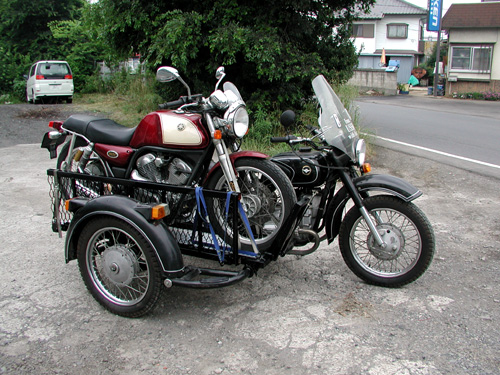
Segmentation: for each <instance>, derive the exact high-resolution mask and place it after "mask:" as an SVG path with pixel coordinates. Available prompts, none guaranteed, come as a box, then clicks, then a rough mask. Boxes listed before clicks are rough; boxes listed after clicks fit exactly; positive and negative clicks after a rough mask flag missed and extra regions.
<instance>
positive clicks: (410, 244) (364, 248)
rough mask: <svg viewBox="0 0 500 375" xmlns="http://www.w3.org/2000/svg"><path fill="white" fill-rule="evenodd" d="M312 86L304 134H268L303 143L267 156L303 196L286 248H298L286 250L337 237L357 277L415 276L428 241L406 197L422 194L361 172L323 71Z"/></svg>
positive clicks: (420, 216) (352, 136)
mask: <svg viewBox="0 0 500 375" xmlns="http://www.w3.org/2000/svg"><path fill="white" fill-rule="evenodd" d="M312 84H313V88H314V92H315V94H316V97H317V99H318V101H319V105H320V107H321V109H320V114H319V125H320V127H319V128H316V127H312V126H308V129H309V130H310V132H311V136H310V137H308V138H303V137H296V136H293V135H288V136H286V137H273V138H271V141H272V142H286V143H288V144H290V145H291V146H293V145H303V146H302V147H301V148H299V149H298V150H294V151H292V152H286V153H282V154H279V155H276V156H275V157H274V158H273V159H272V160H273V161H274V162H275V163H276V164H278V165H279V166H280V167H281V168H282V169H283V171H284V172H285V173H286V174H287V175H288V177H289V178H290V179H291V181H292V184H293V186H294V187H295V190H296V194H297V200H299V201H300V200H303V199H308V200H309V206H308V208H307V210H306V212H305V214H304V216H303V217H302V220H301V222H300V224H299V227H298V229H297V230H296V233H295V237H294V241H293V246H294V247H301V246H302V247H304V246H306V248H299V249H297V248H294V249H290V250H289V251H288V254H297V255H306V254H310V253H311V252H313V251H315V250H316V249H317V247H318V246H319V244H320V242H321V241H323V240H328V243H331V242H332V241H333V240H334V239H335V237H337V236H338V237H339V247H340V251H341V253H342V256H343V258H344V260H345V262H346V263H347V265H348V266H349V268H350V269H351V270H352V271H353V272H354V273H355V274H356V275H358V276H359V277H360V278H361V279H363V280H365V281H367V282H369V283H372V284H376V285H381V286H388V287H398V286H402V285H405V284H408V283H410V282H412V281H414V280H416V279H417V278H418V277H420V276H421V275H422V274H423V273H424V272H425V270H426V269H427V268H428V267H429V265H430V263H431V261H432V257H433V254H434V247H435V241H434V233H433V230H432V227H431V225H430V223H429V220H428V219H427V218H426V216H425V215H424V213H423V212H422V211H421V210H420V209H419V208H418V207H416V206H415V205H414V204H413V203H411V202H412V201H413V200H414V199H416V198H418V197H419V196H420V195H422V193H421V192H420V191H419V190H418V189H417V188H415V187H414V186H412V185H411V184H409V183H408V182H406V181H404V180H402V179H400V178H397V177H394V176H389V175H377V174H366V172H368V171H369V170H368V169H369V167H368V165H367V164H365V154H366V144H365V141H364V140H363V139H360V138H359V136H358V133H357V131H356V129H355V127H354V125H353V122H352V120H351V117H350V115H349V113H348V111H347V110H346V109H345V107H344V106H343V105H342V103H341V101H340V100H339V98H338V97H337V95H336V94H335V92H334V91H333V89H332V88H331V87H330V85H329V84H328V82H327V81H326V79H325V78H324V77H323V76H318V77H316V78H315V79H314V80H313V82H312ZM294 122H295V114H294V113H293V112H292V111H286V112H284V113H283V115H282V116H281V123H282V124H283V126H285V128H287V129H290V128H291V126H292V125H293V124H294ZM293 148H294V147H292V149H293ZM323 230H324V234H322V235H321V234H320V233H322V231H323Z"/></svg>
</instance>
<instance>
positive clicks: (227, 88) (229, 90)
mask: <svg viewBox="0 0 500 375" xmlns="http://www.w3.org/2000/svg"><path fill="white" fill-rule="evenodd" d="M222 87H223V89H224V94H226V96H227V97H228V99H229V100H230V102H236V101H238V100H239V101H243V98H242V97H241V94H240V91H239V90H238V88H237V87H236V86H235V85H234V84H233V83H231V82H224V85H223V86H222ZM233 95H234V96H233Z"/></svg>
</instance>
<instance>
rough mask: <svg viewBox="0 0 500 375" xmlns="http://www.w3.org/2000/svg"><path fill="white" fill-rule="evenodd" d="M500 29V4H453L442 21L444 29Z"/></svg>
mask: <svg viewBox="0 0 500 375" xmlns="http://www.w3.org/2000/svg"><path fill="white" fill-rule="evenodd" d="M479 27H500V2H485V3H477V4H452V5H451V7H450V9H448V11H447V12H446V14H445V15H444V17H443V21H442V28H443V29H445V30H449V29H452V28H479Z"/></svg>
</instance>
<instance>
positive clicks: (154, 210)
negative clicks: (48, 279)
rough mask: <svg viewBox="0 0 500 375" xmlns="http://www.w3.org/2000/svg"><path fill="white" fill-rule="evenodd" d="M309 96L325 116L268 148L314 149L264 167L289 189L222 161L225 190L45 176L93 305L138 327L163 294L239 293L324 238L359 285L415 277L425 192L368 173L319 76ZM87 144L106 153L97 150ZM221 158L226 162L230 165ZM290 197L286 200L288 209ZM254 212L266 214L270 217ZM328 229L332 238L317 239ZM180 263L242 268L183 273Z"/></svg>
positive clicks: (421, 265) (220, 124) (70, 159)
mask: <svg viewBox="0 0 500 375" xmlns="http://www.w3.org/2000/svg"><path fill="white" fill-rule="evenodd" d="M160 69H161V68H160ZM169 71H170V72H174V71H173V70H171V69H169ZM163 73H165V72H164V71H163ZM163 73H162V74H163ZM174 75H175V74H174ZM229 88H230V91H232V92H234V89H233V87H232V86H229ZM313 89H314V92H315V95H316V98H317V100H318V103H319V108H320V115H319V127H311V137H308V138H301V137H295V136H293V135H288V136H286V137H274V138H273V139H272V141H273V142H286V143H288V144H290V145H291V146H293V145H295V144H305V145H306V146H307V147H306V148H301V149H299V150H293V151H292V152H291V153H285V154H281V155H277V156H275V157H274V158H271V159H269V160H266V161H268V162H269V163H271V164H272V165H273V166H275V167H276V168H277V169H278V170H279V171H280V173H283V175H284V176H288V177H287V178H286V181H285V180H282V181H281V182H280V186H285V187H284V188H283V187H279V186H278V187H277V186H276V184H273V183H272V182H270V180H271V179H270V178H269V172H266V171H262V170H260V169H256V168H254V167H252V166H248V165H246V166H245V168H243V169H242V168H238V159H237V158H234V157H229V158H227V159H225V158H224V157H223V158H222V159H223V160H225V162H227V163H226V164H227V166H228V168H229V169H230V171H225V169H223V168H220V163H219V167H218V168H219V172H216V169H215V170H213V171H214V172H212V173H218V175H217V176H218V177H217V178H215V179H214V181H218V182H217V183H212V184H204V183H203V181H202V180H191V181H194V182H193V183H191V184H182V185H180V184H169V183H165V181H152V180H147V179H134V178H124V177H126V176H124V175H121V176H116V175H113V174H112V173H107V174H106V173H91V172H92V170H93V169H85V168H78V166H77V167H76V168H58V169H53V170H49V171H48V172H47V173H48V178H49V183H50V186H51V189H50V192H51V193H50V194H51V197H52V201H53V214H54V215H53V217H54V219H53V225H52V227H53V230H54V231H57V232H59V233H61V232H62V231H67V234H66V240H65V255H66V261H67V262H69V261H71V260H75V259H76V260H78V264H79V269H80V273H81V276H82V278H83V280H84V282H85V284H86V286H87V288H88V289H89V291H90V292H91V293H92V295H93V296H94V298H95V299H96V300H97V301H98V302H99V303H100V304H101V305H103V306H104V307H105V308H107V309H108V310H110V311H111V312H113V313H115V314H118V315H122V316H126V317H139V316H142V315H144V314H146V313H148V312H149V311H151V309H152V308H153V307H154V305H155V303H156V301H157V300H158V298H159V295H160V292H161V290H162V286H165V287H167V288H170V287H173V286H182V287H191V288H217V287H224V286H229V285H233V284H234V283H237V282H240V281H242V280H244V279H245V278H248V277H251V276H253V275H254V274H255V273H256V272H257V271H258V270H259V269H260V268H263V267H265V266H267V265H268V264H270V263H271V262H273V261H276V260H278V258H279V257H281V256H286V255H290V254H292V255H307V254H310V253H312V252H313V251H315V250H316V249H317V248H318V246H319V243H320V242H321V241H322V240H323V239H328V242H332V241H333V239H334V238H335V237H336V236H337V235H338V236H339V245H340V249H341V253H342V255H343V257H344V260H345V261H346V263H347V265H348V266H349V267H350V268H351V270H352V271H353V272H354V273H355V274H356V275H358V276H359V277H361V278H362V279H363V280H365V281H367V282H370V283H373V284H376V285H381V286H388V287H397V286H401V285H405V284H407V283H410V282H412V281H414V280H416V279H417V278H418V277H420V276H421V275H422V274H423V273H424V272H425V270H426V269H427V268H428V266H429V265H430V263H431V260H432V256H433V254H434V235H433V231H432V227H431V225H430V223H429V221H428V220H427V218H426V217H425V215H424V214H423V213H422V212H421V210H420V209H418V208H417V207H416V206H415V205H414V204H413V203H412V202H411V201H412V200H413V199H415V198H417V197H418V196H420V195H421V192H420V191H419V190H418V189H416V188H415V187H413V186H412V185H411V184H409V183H407V182H406V181H404V180H402V179H399V178H396V177H392V176H384V175H369V174H368V175H367V174H365V172H366V170H364V169H363V168H364V158H365V155H364V154H365V143H364V140H362V139H360V138H359V136H358V133H357V131H356V129H355V128H354V126H353V124H352V121H351V119H350V116H349V114H348V112H347V111H346V110H345V108H344V107H343V106H342V104H341V102H340V100H339V99H338V97H337V96H336V94H335V92H334V91H333V89H332V88H331V86H330V85H329V84H328V82H327V81H326V79H325V78H324V77H323V76H318V77H316V78H315V79H314V80H313ZM216 91H217V90H216ZM221 94H224V93H223V92H217V94H216V96H217V98H208V99H204V98H202V97H197V98H195V100H196V105H186V104H193V103H187V102H186V98H181V99H180V101H177V102H176V103H175V104H176V105H177V106H178V108H177V109H175V110H174V112H175V114H178V115H180V114H182V115H187V114H190V111H192V110H193V109H195V110H196V108H197V110H198V111H199V110H200V108H207V105H208V104H207V103H209V104H210V105H212V106H213V105H216V104H217V103H223V102H224V95H221ZM188 97H191V95H190V94H189V95H188ZM211 99H212V100H211ZM189 100H191V99H189ZM189 100H188V101H189ZM211 113H212V114H213V113H214V111H211ZM293 117H294V116H293V114H292V113H290V112H285V113H284V115H283V116H282V123H283V124H284V125H285V126H287V127H288V128H290V126H291V124H292V123H293ZM228 125H229V124H228V121H224V118H223V119H222V120H221V121H213V122H212V123H211V126H213V127H214V129H211V130H213V131H214V132H215V131H216V130H219V131H221V132H223V131H228V130H227V127H228ZM58 127H59V129H58V130H57V131H58V132H59V133H63V134H64V132H71V131H73V132H74V130H75V128H74V122H73V123H72V122H70V124H69V128H70V129H69V130H68V129H66V127H65V123H61V124H59V125H58ZM113 127H114V129H116V126H115V125H114V124H113ZM224 128H225V129H224ZM71 129H73V130H71ZM79 129H81V128H79ZM99 130H100V131H104V130H105V128H103V127H100V128H99ZM132 133H133V132H132ZM85 134H88V133H85ZM94 134H95V133H94ZM90 135H92V133H91V132H90ZM94 136H95V135H94ZM108 139H109V138H108ZM72 142H73V144H72V145H71V144H70V145H69V146H68V148H67V150H66V155H65V159H64V163H66V164H65V165H73V164H75V165H77V164H78V162H79V159H78V160H75V158H78V157H81V155H80V156H78V154H79V152H78V147H76V148H77V151H76V152H75V151H74V150H72V148H73V149H74V148H75V142H76V141H72ZM61 143H62V142H61V141H59V138H57V135H52V136H50V135H49V136H46V138H45V140H44V146H45V147H47V148H48V149H49V150H51V151H52V153H54V149H55V148H56V147H57V145H58V144H61ZM92 143H93V142H92ZM92 146H95V148H94V150H97V149H99V145H98V144H97V142H96V143H95V144H93V145H92ZM85 147H88V145H87V146H85ZM312 149H314V152H313V151H312ZM84 151H85V150H83V151H82V152H84ZM87 151H89V152H87V156H86V157H87V163H88V162H89V161H90V162H91V163H93V162H95V163H101V161H100V160H99V156H95V155H94V151H92V152H90V150H89V149H88V148H87ZM135 151H136V150H135V149H133V148H132V152H135ZM222 151H223V152H222V153H220V154H219V156H221V155H222V156H224V155H226V151H227V150H222ZM68 155H69V156H68ZM155 160H156V159H155ZM221 161H222V160H221ZM75 162H76V163H75ZM164 162H165V160H160V161H158V162H156V164H155V165H156V166H157V167H159V166H161V165H163V164H162V163H164ZM61 165H62V163H61ZM87 165H88V164H87ZM96 165H98V164H96ZM101 166H102V163H101ZM104 167H106V168H107V167H110V164H107V165H104ZM99 168H100V166H99ZM215 168H217V167H215ZM99 170H102V169H99ZM104 170H108V169H104ZM208 170H209V171H210V170H211V169H209V168H208ZM269 170H272V171H274V170H275V169H274V168H271V169H269ZM109 171H111V172H112V171H113V169H112V168H109V170H108V172H109ZM210 175H211V173H208V176H210ZM167 176H168V175H167ZM280 179H281V178H280ZM232 182H236V184H232ZM292 184H293V187H292ZM234 185H236V187H235V186H234ZM280 194H281V197H280ZM284 194H287V195H291V197H288V200H286V199H285V197H284V196H283V195H284ZM296 196H297V198H298V199H296V198H295V197H296ZM285 206H286V207H285ZM259 212H263V213H265V215H266V216H265V218H264V219H259ZM285 213H286V214H285ZM323 230H325V232H326V234H325V235H323V236H322V237H320V234H319V233H320V232H321V231H323ZM263 235H265V239H266V241H265V242H264V243H262V241H261V240H260V239H261V238H262V236H263ZM309 243H312V245H309V246H308V244H309ZM304 246H306V249H304ZM184 255H190V256H194V257H199V258H204V259H208V260H213V261H215V262H216V263H219V265H220V266H223V265H232V266H236V269H234V268H235V267H232V269H231V270H228V269H224V268H223V267H217V268H216V267H214V268H202V267H195V266H192V265H186V264H185V262H184Z"/></svg>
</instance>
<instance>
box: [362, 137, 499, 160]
mask: <svg viewBox="0 0 500 375" xmlns="http://www.w3.org/2000/svg"><path fill="white" fill-rule="evenodd" d="M366 135H368V136H370V137H375V138H379V139H382V140H383V141H386V142H392V143H396V144H398V145H402V146H407V147H413V148H416V149H418V150H423V151H428V152H432V153H434V154H438V155H443V156H447V157H450V158H454V159H459V160H464V161H468V162H471V163H475V164H480V165H484V166H486V167H491V168H497V169H500V165H496V164H491V163H486V162H484V161H480V160H475V159H470V158H466V157H463V156H458V155H454V154H449V153H447V152H443V151H438V150H434V149H432V148H427V147H422V146H417V145H412V144H411V143H406V142H400V141H396V140H394V139H389V138H384V137H380V136H377V135H372V134H366Z"/></svg>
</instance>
